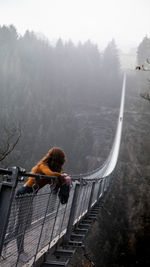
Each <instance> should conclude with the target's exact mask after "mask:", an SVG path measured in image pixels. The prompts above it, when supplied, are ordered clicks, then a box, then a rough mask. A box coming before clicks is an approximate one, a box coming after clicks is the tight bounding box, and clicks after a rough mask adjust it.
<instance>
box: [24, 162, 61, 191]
mask: <svg viewBox="0 0 150 267" xmlns="http://www.w3.org/2000/svg"><path fill="white" fill-rule="evenodd" d="M31 173H32V174H42V175H47V176H60V175H61V173H60V172H53V171H51V169H50V168H49V167H48V166H47V165H46V164H44V163H42V164H38V165H36V166H34V167H33V168H32V170H31ZM55 183H57V182H55ZM34 184H35V178H34V177H29V179H28V181H27V182H26V183H25V186H29V187H32V186H33V185H34ZM36 184H37V185H38V186H39V189H40V188H42V187H43V186H45V185H46V184H52V179H50V178H42V179H39V180H37V182H36Z"/></svg>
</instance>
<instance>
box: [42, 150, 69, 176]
mask: <svg viewBox="0 0 150 267" xmlns="http://www.w3.org/2000/svg"><path fill="white" fill-rule="evenodd" d="M65 161H66V156H65V153H64V151H63V150H62V149H61V148H59V147H53V148H51V149H50V150H49V151H48V153H47V154H46V155H45V156H44V157H43V158H42V159H41V160H40V161H39V162H38V164H42V163H46V164H47V165H48V167H49V168H50V169H51V170H52V171H53V172H61V171H62V165H63V164H64V163H65Z"/></svg>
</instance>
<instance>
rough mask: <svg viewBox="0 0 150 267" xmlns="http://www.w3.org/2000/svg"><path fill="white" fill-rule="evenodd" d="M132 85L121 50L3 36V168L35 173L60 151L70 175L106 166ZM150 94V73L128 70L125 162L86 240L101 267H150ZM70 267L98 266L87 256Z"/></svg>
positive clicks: (9, 31)
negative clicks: (122, 100)
mask: <svg viewBox="0 0 150 267" xmlns="http://www.w3.org/2000/svg"><path fill="white" fill-rule="evenodd" d="M148 58H149V59H150V39H149V38H148V37H143V41H142V42H141V43H140V44H139V46H138V47H137V63H138V64H139V65H141V64H144V63H145V61H146V59H148ZM149 67H150V65H149V63H148V62H147V69H146V70H148V68H149ZM122 78H123V70H122V68H121V64H120V60H119V51H118V48H117V46H116V43H115V40H112V41H110V42H109V43H108V45H107V47H106V48H105V50H103V51H100V49H99V48H98V46H97V45H96V44H94V43H92V42H91V41H90V40H88V41H87V42H85V43H80V42H79V43H78V44H74V43H73V42H72V41H71V40H70V41H67V42H66V41H65V42H64V41H63V40H61V39H58V40H57V41H56V43H55V45H54V44H53V43H51V42H50V41H48V40H47V39H46V38H43V37H41V36H38V35H36V34H35V33H34V32H30V31H26V32H25V34H24V35H23V36H22V35H20V34H19V33H18V32H17V30H16V29H15V27H14V26H13V25H11V26H1V27H0V121H1V127H0V134H1V140H0V166H1V167H3V168H4V167H6V168H7V167H9V166H21V167H23V168H25V169H26V170H27V171H30V170H31V168H32V167H33V166H34V165H35V164H36V163H37V162H38V161H39V160H40V159H41V158H42V157H43V156H44V155H45V154H46V153H47V151H48V150H49V149H50V148H51V147H53V146H59V147H61V148H63V149H64V151H65V153H66V157H67V162H66V163H65V166H64V170H65V171H66V172H68V173H69V174H70V175H73V174H80V173H87V172H88V171H92V170H94V169H96V168H98V167H100V166H102V165H103V163H104V162H105V160H106V158H107V157H108V155H109V151H110V149H111V146H112V143H113V139H114V136H115V130H116V125H117V119H118V111H119V106H120V97H121V88H122ZM149 90H150V72H149V71H144V69H143V70H137V71H136V70H134V69H133V70H127V89H126V100H125V116H124V124H123V136H122V142H121V150H120V155H119V162H118V165H117V170H116V174H115V175H114V180H113V181H114V182H113V184H112V186H111V188H110V189H109V197H108V198H106V200H105V202H104V204H103V208H102V209H101V212H100V214H99V217H98V220H97V221H96V222H95V223H94V225H93V228H92V231H91V232H90V234H89V235H88V237H87V239H86V247H87V249H88V252H89V254H90V256H91V258H92V260H93V262H94V263H95V265H96V266H103V267H107V266H113V267H121V266H122V267H123V266H124V267H128V266H150V259H149V254H150V208H149V206H150V204H149V203H150V196H149V189H150V174H149V172H150V157H149V152H150V138H149V130H150V129H149V127H150V126H149V115H150V102H149V98H148V97H143V96H149ZM91 244H92V245H91ZM81 259H82V260H81ZM70 266H72V267H75V266H76V267H77V266H78V267H83V266H86V267H88V266H91V265H90V263H89V262H88V261H87V260H86V259H85V258H84V257H83V253H82V251H79V252H78V257H77V258H75V259H74V261H73V262H72V263H70Z"/></svg>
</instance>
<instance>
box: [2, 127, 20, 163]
mask: <svg viewBox="0 0 150 267" xmlns="http://www.w3.org/2000/svg"><path fill="white" fill-rule="evenodd" d="M16 131H18V136H17V138H16V140H15V141H13V143H12V139H13V138H14V137H15V135H16ZM5 132H6V140H5V141H4V143H3V147H4V148H3V149H2V148H1V149H0V150H1V151H0V161H2V160H4V159H5V158H6V157H7V156H8V155H9V154H10V153H11V152H12V151H13V150H14V148H15V147H16V145H17V144H18V142H19V139H20V137H21V129H20V128H19V129H11V130H8V129H5Z"/></svg>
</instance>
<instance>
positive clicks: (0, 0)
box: [0, 0, 150, 51]
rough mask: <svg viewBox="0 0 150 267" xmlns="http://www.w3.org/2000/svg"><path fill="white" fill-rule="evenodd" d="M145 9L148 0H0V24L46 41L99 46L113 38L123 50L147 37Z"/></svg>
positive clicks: (149, 7) (149, 22)
mask: <svg viewBox="0 0 150 267" xmlns="http://www.w3.org/2000/svg"><path fill="white" fill-rule="evenodd" d="M149 12H150V1H149V0H126V1H125V0H103V1H101V0H13V1H12V0H0V25H1V26H2V25H3V24H5V25H10V24H13V25H14V26H15V27H16V28H17V31H18V32H19V33H21V34H24V32H25V31H26V30H27V29H29V30H31V31H32V30H33V31H34V32H36V33H40V34H44V35H45V36H46V37H47V38H48V39H50V41H55V40H56V39H58V38H60V37H61V38H62V39H63V40H68V39H71V40H72V41H73V42H78V41H79V40H81V41H82V42H84V41H86V40H88V39H90V40H92V41H94V42H95V43H97V44H98V45H99V47H100V48H102V49H103V48H104V47H105V46H106V45H107V43H108V42H109V41H111V40H112V38H114V39H115V41H116V43H117V46H118V48H120V49H122V50H124V51H127V50H128V49H130V48H132V47H136V46H137V45H139V43H140V42H141V41H142V39H143V38H144V36H145V35H147V36H148V37H149V30H150V20H149Z"/></svg>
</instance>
